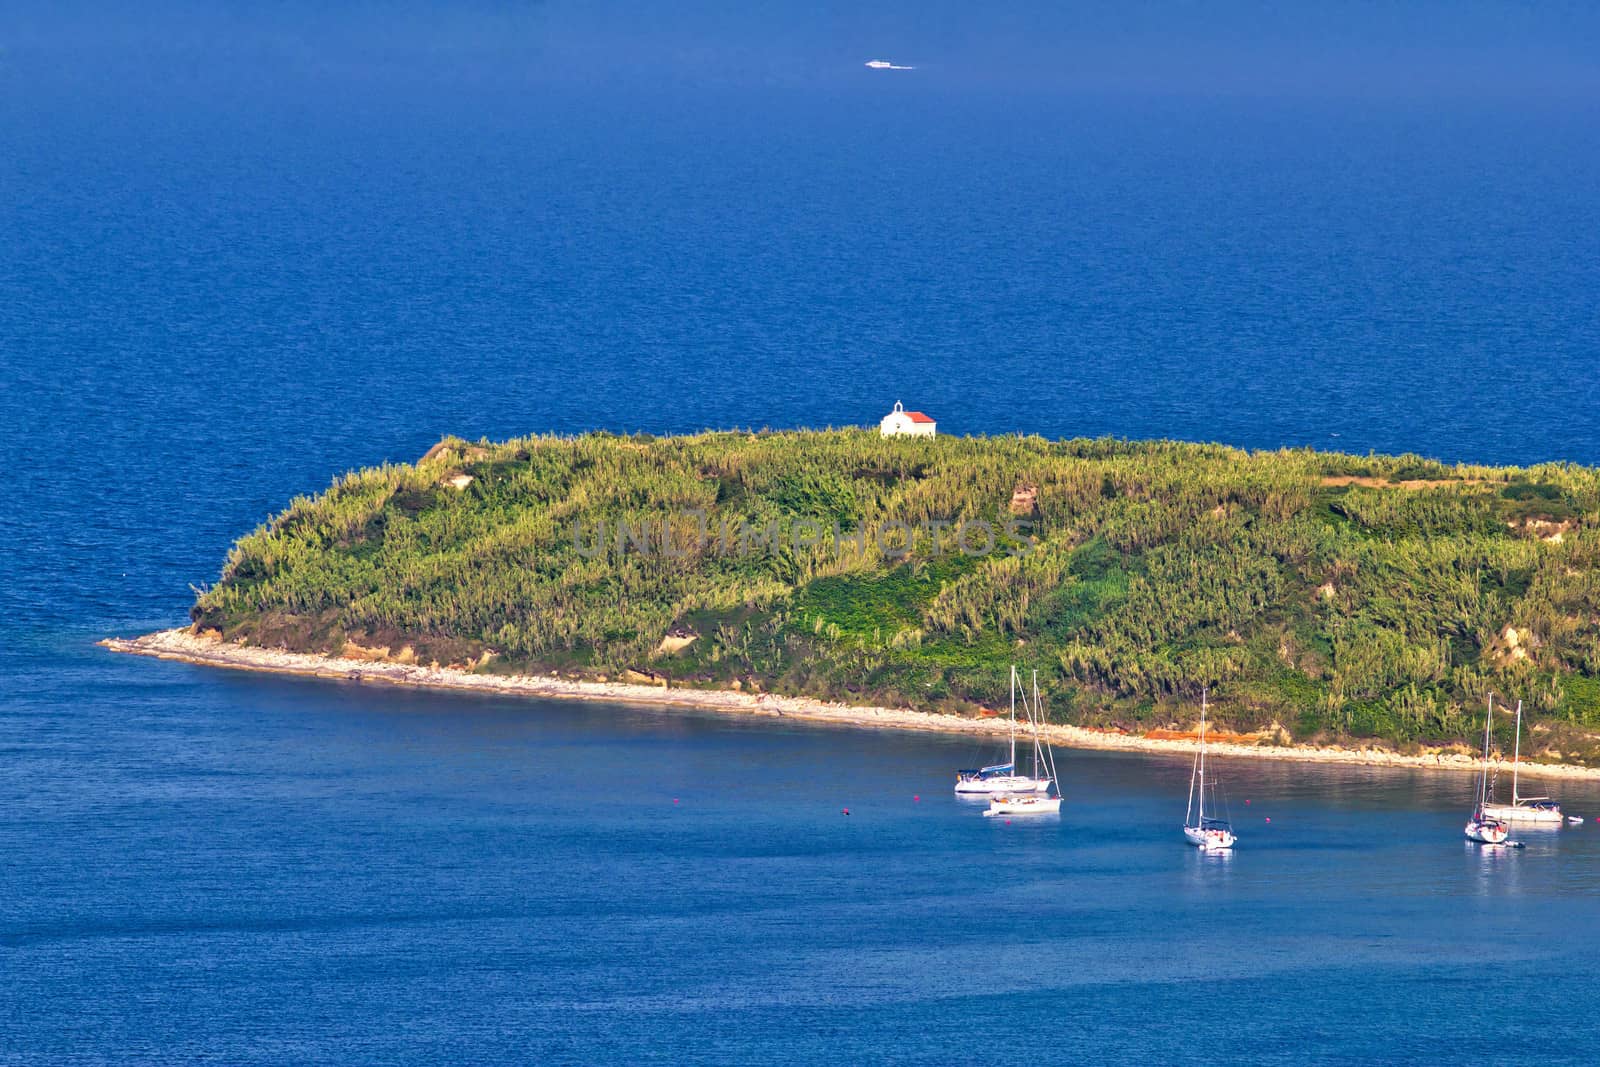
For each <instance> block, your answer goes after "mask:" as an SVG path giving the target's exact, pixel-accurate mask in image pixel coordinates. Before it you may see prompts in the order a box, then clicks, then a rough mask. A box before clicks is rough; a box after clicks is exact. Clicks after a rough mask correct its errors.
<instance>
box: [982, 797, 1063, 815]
mask: <svg viewBox="0 0 1600 1067" xmlns="http://www.w3.org/2000/svg"><path fill="white" fill-rule="evenodd" d="M1060 813H1061V798H1060V797H1045V796H1039V795H1038V794H1034V795H1032V796H1014V797H1013V796H1005V797H994V798H993V799H991V800H990V801H989V810H988V811H986V812H984V813H983V814H984V816H985V817H989V816H994V815H1058V814H1060Z"/></svg>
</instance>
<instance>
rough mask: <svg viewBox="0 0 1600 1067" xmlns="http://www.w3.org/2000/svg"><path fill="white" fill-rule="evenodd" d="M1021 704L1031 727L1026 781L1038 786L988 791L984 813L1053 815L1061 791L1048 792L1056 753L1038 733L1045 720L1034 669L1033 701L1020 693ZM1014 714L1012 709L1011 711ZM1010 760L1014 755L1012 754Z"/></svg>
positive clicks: (1014, 672)
mask: <svg viewBox="0 0 1600 1067" xmlns="http://www.w3.org/2000/svg"><path fill="white" fill-rule="evenodd" d="M1016 685H1017V669H1016V668H1015V667H1012V668H1011V689H1012V693H1013V699H1015V696H1014V695H1015V693H1016ZM1023 707H1024V708H1025V709H1026V710H1027V712H1028V725H1029V726H1030V727H1032V729H1033V775H1032V777H1030V778H1027V779H1025V780H1026V781H1029V782H1033V783H1036V784H1037V785H1038V786H1039V788H1036V789H1031V790H1026V791H1021V792H996V793H992V794H990V797H989V808H988V810H987V811H985V812H984V813H983V814H984V815H985V817H989V816H995V815H1055V814H1057V813H1058V812H1060V811H1061V797H1060V795H1059V794H1058V795H1056V796H1051V795H1050V792H1049V790H1050V786H1051V785H1052V784H1053V783H1054V782H1055V780H1056V757H1055V753H1054V752H1052V751H1051V750H1050V748H1049V747H1048V746H1047V745H1045V743H1044V741H1043V740H1041V739H1040V737H1039V727H1040V726H1041V725H1043V723H1044V707H1043V705H1041V704H1040V703H1039V672H1038V671H1034V672H1033V705H1032V707H1029V706H1028V701H1027V697H1026V696H1024V697H1023ZM1013 714H1014V713H1013ZM1012 758H1013V760H1014V759H1015V758H1016V757H1015V755H1013V757H1012Z"/></svg>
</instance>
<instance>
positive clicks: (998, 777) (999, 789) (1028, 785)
mask: <svg viewBox="0 0 1600 1067" xmlns="http://www.w3.org/2000/svg"><path fill="white" fill-rule="evenodd" d="M1022 703H1023V707H1027V703H1028V698H1027V695H1026V694H1024V695H1023V698H1022ZM1051 781H1052V779H1051V778H1041V777H1040V776H1039V769H1038V765H1037V762H1036V763H1035V767H1034V773H1033V775H1032V776H1031V777H1030V776H1028V775H1025V774H1018V773H1017V668H1016V667H1015V666H1013V667H1012V668H1011V758H1010V759H1008V760H1007V761H1006V762H1004V763H996V764H994V765H993V766H990V767H978V768H974V769H971V770H961V771H957V772H956V793H957V794H959V795H962V796H995V795H997V794H1001V795H1005V796H1019V795H1022V794H1027V793H1048V792H1050V785H1051Z"/></svg>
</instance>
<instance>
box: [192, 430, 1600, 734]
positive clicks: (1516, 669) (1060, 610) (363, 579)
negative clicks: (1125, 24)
mask: <svg viewBox="0 0 1600 1067" xmlns="http://www.w3.org/2000/svg"><path fill="white" fill-rule="evenodd" d="M973 520H982V524H978V523H976V522H974V524H973V525H971V526H969V527H967V530H966V533H967V534H968V535H969V536H968V537H967V538H966V542H967V543H966V544H965V546H964V547H965V548H966V549H967V550H968V551H963V550H962V548H963V546H962V545H960V544H955V543H953V542H954V536H953V533H952V530H953V529H954V527H949V528H940V527H938V526H937V524H938V523H942V522H950V523H953V524H959V523H961V522H963V521H973ZM1007 520H1012V523H1013V525H1012V528H1011V531H1010V534H1009V535H1008V533H1007V529H1006V524H1007ZM663 522H665V523H666V524H667V527H668V529H669V532H670V540H669V542H668V546H667V547H668V548H669V549H670V550H671V551H670V553H667V552H663V551H662V550H661V549H662V543H661V542H662V533H661V531H662V524H663ZM1022 522H1027V523H1030V524H1031V526H1028V527H1024V526H1021V525H1017V524H1018V523H1022ZM622 523H625V524H627V527H628V528H627V529H626V530H624V531H623V533H622V536H621V538H620V541H621V543H620V545H619V543H618V541H619V538H618V535H617V531H618V525H619V524H622ZM901 523H903V524H905V525H906V527H909V528H911V529H913V531H916V532H914V534H913V537H912V539H911V543H910V544H909V545H906V544H904V529H903V528H902V527H901V526H899V525H898V524H901ZM702 526H703V527H704V536H702V534H701V528H702ZM985 529H987V530H988V531H990V532H991V533H993V535H994V537H995V542H994V546H993V550H992V551H990V552H989V553H988V554H987V555H983V554H980V552H981V550H982V549H984V548H985V547H987V542H986V541H985V539H984V537H983V536H982V533H983V531H984V530H985ZM640 530H644V531H645V533H644V534H643V535H641V534H639V532H638V531H640ZM602 531H603V533H604V537H603V539H602V538H601V537H600V534H601V532H602ZM936 534H937V535H938V536H939V539H940V543H939V545H938V546H937V550H936V546H935V544H934V536H935V535H936ZM797 535H798V536H797ZM812 540H815V541H816V543H814V544H812V543H809V542H810V541H812ZM1597 560H1600V472H1597V471H1595V470H1592V469H1588V468H1580V467H1573V466H1567V465H1549V466H1542V467H1535V468H1528V469H1512V468H1484V467H1446V466H1442V465H1440V464H1437V463H1433V462H1430V461H1425V460H1422V459H1419V458H1417V457H1414V456H1406V457H1398V458H1396V457H1354V456H1346V455H1338V454H1328V453H1318V452H1310V451H1283V452H1267V453H1249V452H1242V451H1239V450H1236V449H1231V448H1224V447H1220V446H1215V445H1192V444H1178V443H1172V442H1148V443H1127V442H1121V441H1110V440H1098V441H1088V440H1079V441H1064V442H1056V441H1046V440H1042V439H1040V438H1021V437H1002V438H956V437H940V438H938V439H937V440H933V441H926V440H910V439H900V438H892V439H883V438H881V437H879V436H878V435H877V433H876V432H873V431H862V430H841V431H827V432H797V433H759V434H750V433H708V434H702V435H699V436H694V437H675V438H651V437H647V436H639V437H615V436H611V435H606V434H594V435H589V436H585V437H580V438H576V439H572V438H549V437H535V438H526V439H522V440H516V441H511V442H507V443H505V444H497V445H492V444H488V443H479V444H469V443H467V442H464V441H459V440H453V439H451V440H446V441H444V442H441V444H440V445H439V446H438V447H436V448H435V449H433V450H432V451H430V453H429V455H428V456H427V457H425V458H424V459H423V460H422V461H421V462H419V463H418V464H416V465H415V466H389V467H383V468H380V469H376V470H367V471H362V472H359V473H355V474H350V475H347V476H345V477H343V478H340V479H339V480H338V481H337V482H336V483H335V484H334V485H333V486H332V487H331V488H330V489H329V490H328V491H327V492H325V493H323V494H322V495H321V496H319V497H317V498H315V499H306V498H302V499H297V500H295V501H294V502H293V503H292V504H291V505H290V507H289V508H288V510H287V511H285V512H283V513H282V514H281V515H279V516H277V517H276V518H274V519H273V520H272V521H271V522H270V523H269V524H267V525H266V526H263V527H262V528H260V529H258V530H257V531H256V532H254V533H252V534H250V535H249V536H248V537H245V538H244V539H242V540H241V541H240V542H239V543H238V544H237V545H236V546H235V548H234V549H233V551H232V553H231V554H230V555H229V557H228V561H227V565H226V567H225V568H224V570H223V574H222V578H221V580H220V581H219V582H218V584H217V585H216V586H215V587H213V588H211V589H209V590H206V591H204V592H203V593H202V594H201V595H200V596H199V598H198V600H197V602H196V604H195V607H194V610H193V617H194V620H195V622H196V624H197V625H198V626H199V627H201V628H206V629H216V630H219V631H222V632H223V633H224V634H225V635H227V636H229V637H233V638H241V639H245V640H248V641H252V642H258V643H262V644H271V645H284V646H287V647H291V648H296V649H306V650H309V649H329V650H338V649H343V648H347V647H349V648H356V647H357V646H359V647H361V648H368V649H371V648H380V647H381V648H387V649H389V653H390V655H403V656H410V655H415V656H416V657H417V658H418V659H420V660H421V661H423V662H428V661H430V660H437V661H439V662H442V663H448V662H455V663H467V662H479V663H480V664H481V666H480V667H479V669H483V670H529V669H538V670H542V671H549V670H560V671H562V672H564V673H573V674H582V675H599V674H607V675H611V676H615V675H616V674H617V673H619V672H621V671H624V670H629V669H632V670H637V671H642V672H649V673H652V674H655V675H658V676H662V677H665V678H669V679H670V680H671V681H672V684H675V685H695V684H699V685H715V686H726V685H729V684H730V683H731V682H733V681H734V680H738V681H739V682H740V683H741V684H744V685H751V684H754V685H758V686H761V687H763V688H768V689H772V690H777V691H783V692H792V693H809V694H814V695H818V696H827V697H836V698H843V699H847V700H854V701H868V700H870V701H874V702H893V703H898V704H905V705H909V706H912V707H929V708H931V707H939V708H946V709H952V708H954V709H969V710H970V709H972V708H974V707H976V706H978V705H991V706H993V705H996V704H998V703H1000V702H1003V701H1004V699H1005V695H1006V672H1007V666H1008V664H1010V663H1012V662H1013V661H1015V662H1020V663H1022V664H1023V665H1024V666H1028V667H1037V668H1040V671H1041V681H1042V682H1045V683H1047V684H1048V685H1049V688H1050V691H1051V692H1052V699H1053V711H1054V713H1055V715H1056V716H1057V717H1059V718H1062V719H1065V720H1069V721H1074V722H1079V723H1084V724H1106V725H1109V724H1118V725H1123V726H1126V727H1129V728H1148V727H1152V726H1164V725H1167V724H1169V723H1173V722H1176V721H1180V720H1181V721H1188V720H1189V719H1190V718H1191V717H1192V711H1191V710H1190V705H1191V703H1192V701H1193V700H1194V699H1195V697H1196V694H1197V693H1198V691H1199V687H1200V685H1201V684H1202V683H1206V684H1209V685H1211V686H1212V687H1213V689H1214V694H1215V699H1216V700H1217V702H1218V705H1219V714H1220V716H1221V718H1222V720H1223V722H1224V723H1225V725H1227V726H1228V727H1230V728H1233V729H1235V730H1240V731H1246V730H1256V729H1263V728H1268V729H1270V728H1271V727H1272V726H1273V724H1277V725H1278V726H1281V727H1282V734H1281V736H1285V737H1289V738H1292V739H1293V740H1296V741H1306V740H1323V739H1333V738H1380V739H1384V740H1386V741H1388V742H1391V743H1394V744H1396V745H1397V746H1399V747H1402V748H1405V747H1414V746H1415V745H1417V744H1418V743H1450V742H1459V741H1462V740H1466V739H1469V738H1470V737H1471V735H1472V734H1473V732H1474V729H1475V728H1476V729H1481V718H1477V716H1479V715H1480V714H1481V712H1480V709H1481V707H1482V698H1483V694H1484V693H1485V692H1486V691H1488V690H1493V691H1495V692H1497V693H1499V694H1501V695H1502V696H1503V697H1507V698H1510V699H1517V698H1521V699H1523V700H1525V701H1527V706H1528V709H1529V712H1530V714H1531V715H1532V717H1533V719H1534V721H1535V730H1534V733H1533V735H1532V742H1531V747H1532V748H1533V749H1534V750H1535V751H1544V752H1546V753H1548V754H1554V753H1559V754H1560V755H1561V756H1562V757H1564V758H1567V759H1573V760H1582V761H1600V744H1597V739H1600V734H1597V733H1596V731H1597V730H1600V567H1597V566H1596V563H1597ZM691 639H692V640H691ZM407 649H409V651H406V650H407ZM485 652H492V653H493V655H492V656H490V657H489V658H488V660H487V662H483V656H484V653H485ZM1475 719H1476V721H1477V723H1479V724H1480V725H1479V726H1477V727H1475V725H1474V721H1475Z"/></svg>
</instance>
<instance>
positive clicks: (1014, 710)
mask: <svg viewBox="0 0 1600 1067" xmlns="http://www.w3.org/2000/svg"><path fill="white" fill-rule="evenodd" d="M1011 773H1012V774H1016V773H1017V665H1016V664H1015V663H1013V664H1012V665H1011Z"/></svg>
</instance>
